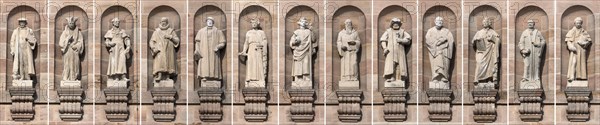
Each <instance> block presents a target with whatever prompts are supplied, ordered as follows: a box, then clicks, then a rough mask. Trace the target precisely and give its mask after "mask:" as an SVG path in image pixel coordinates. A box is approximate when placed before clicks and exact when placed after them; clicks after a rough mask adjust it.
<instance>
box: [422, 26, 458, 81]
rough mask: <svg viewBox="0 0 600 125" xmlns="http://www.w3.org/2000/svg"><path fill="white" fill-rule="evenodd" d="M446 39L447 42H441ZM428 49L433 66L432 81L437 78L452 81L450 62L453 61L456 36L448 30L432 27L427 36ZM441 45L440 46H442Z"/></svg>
mask: <svg viewBox="0 0 600 125" xmlns="http://www.w3.org/2000/svg"><path fill="white" fill-rule="evenodd" d="M440 38H445V39H446V40H445V41H439V39H440ZM425 39H426V45H427V49H428V50H429V62H430V65H431V75H432V77H431V78H432V79H434V78H436V77H440V78H446V80H449V79H450V77H451V76H450V60H451V59H452V54H453V52H454V51H453V49H454V48H453V47H454V36H452V32H450V30H448V29H447V28H441V29H440V30H438V29H437V28H436V27H432V28H430V29H429V30H427V34H426V35H425ZM440 43H441V45H438V44H440Z"/></svg>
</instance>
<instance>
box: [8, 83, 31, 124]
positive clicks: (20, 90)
mask: <svg viewBox="0 0 600 125" xmlns="http://www.w3.org/2000/svg"><path fill="white" fill-rule="evenodd" d="M13 83H14V82H13ZM9 91H10V96H11V101H12V107H11V108H10V113H11V117H12V120H15V121H31V120H33V117H34V114H35V110H34V107H33V106H34V104H33V100H34V97H33V95H34V94H35V88H31V87H18V86H13V87H11V88H9Z"/></svg>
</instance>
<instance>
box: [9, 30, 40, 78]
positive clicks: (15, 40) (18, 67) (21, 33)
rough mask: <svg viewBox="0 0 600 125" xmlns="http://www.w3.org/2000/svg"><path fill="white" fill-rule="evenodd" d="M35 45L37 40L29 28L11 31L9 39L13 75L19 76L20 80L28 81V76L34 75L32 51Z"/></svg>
mask: <svg viewBox="0 0 600 125" xmlns="http://www.w3.org/2000/svg"><path fill="white" fill-rule="evenodd" d="M26 39H27V40H26ZM36 44H37V39H36V38H35V35H34V34H33V30H32V29H31V28H29V27H24V28H21V27H18V28H16V29H15V30H14V31H13V33H12V37H10V51H11V53H13V69H12V71H13V74H14V75H19V76H21V78H22V79H29V76H30V75H35V68H34V65H35V64H34V62H33V61H34V60H33V49H35V46H36Z"/></svg>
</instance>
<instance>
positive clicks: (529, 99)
mask: <svg viewBox="0 0 600 125" xmlns="http://www.w3.org/2000/svg"><path fill="white" fill-rule="evenodd" d="M517 93H518V94H519V101H520V102H521V107H519V113H521V120H522V121H524V122H538V121H541V120H542V116H543V112H542V111H543V109H542V101H543V99H542V95H543V94H544V90H542V89H521V90H517Z"/></svg>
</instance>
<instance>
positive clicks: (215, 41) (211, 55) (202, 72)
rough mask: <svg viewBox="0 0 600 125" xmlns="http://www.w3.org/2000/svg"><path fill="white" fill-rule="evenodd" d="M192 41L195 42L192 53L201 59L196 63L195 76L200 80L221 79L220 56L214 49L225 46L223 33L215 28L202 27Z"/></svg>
mask: <svg viewBox="0 0 600 125" xmlns="http://www.w3.org/2000/svg"><path fill="white" fill-rule="evenodd" d="M194 40H195V42H196V44H195V46H196V47H195V48H196V49H195V50H194V52H195V53H197V54H199V55H200V57H202V58H200V60H199V61H198V67H197V68H198V69H197V73H196V76H197V77H200V78H209V79H221V78H222V75H221V68H222V67H221V56H220V53H218V52H215V51H214V49H216V48H217V46H219V45H222V46H225V42H226V39H225V35H223V32H222V31H221V30H219V29H217V27H212V28H210V29H209V28H207V27H204V28H202V29H200V30H198V33H197V34H196V38H194ZM219 52H221V51H219Z"/></svg>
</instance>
